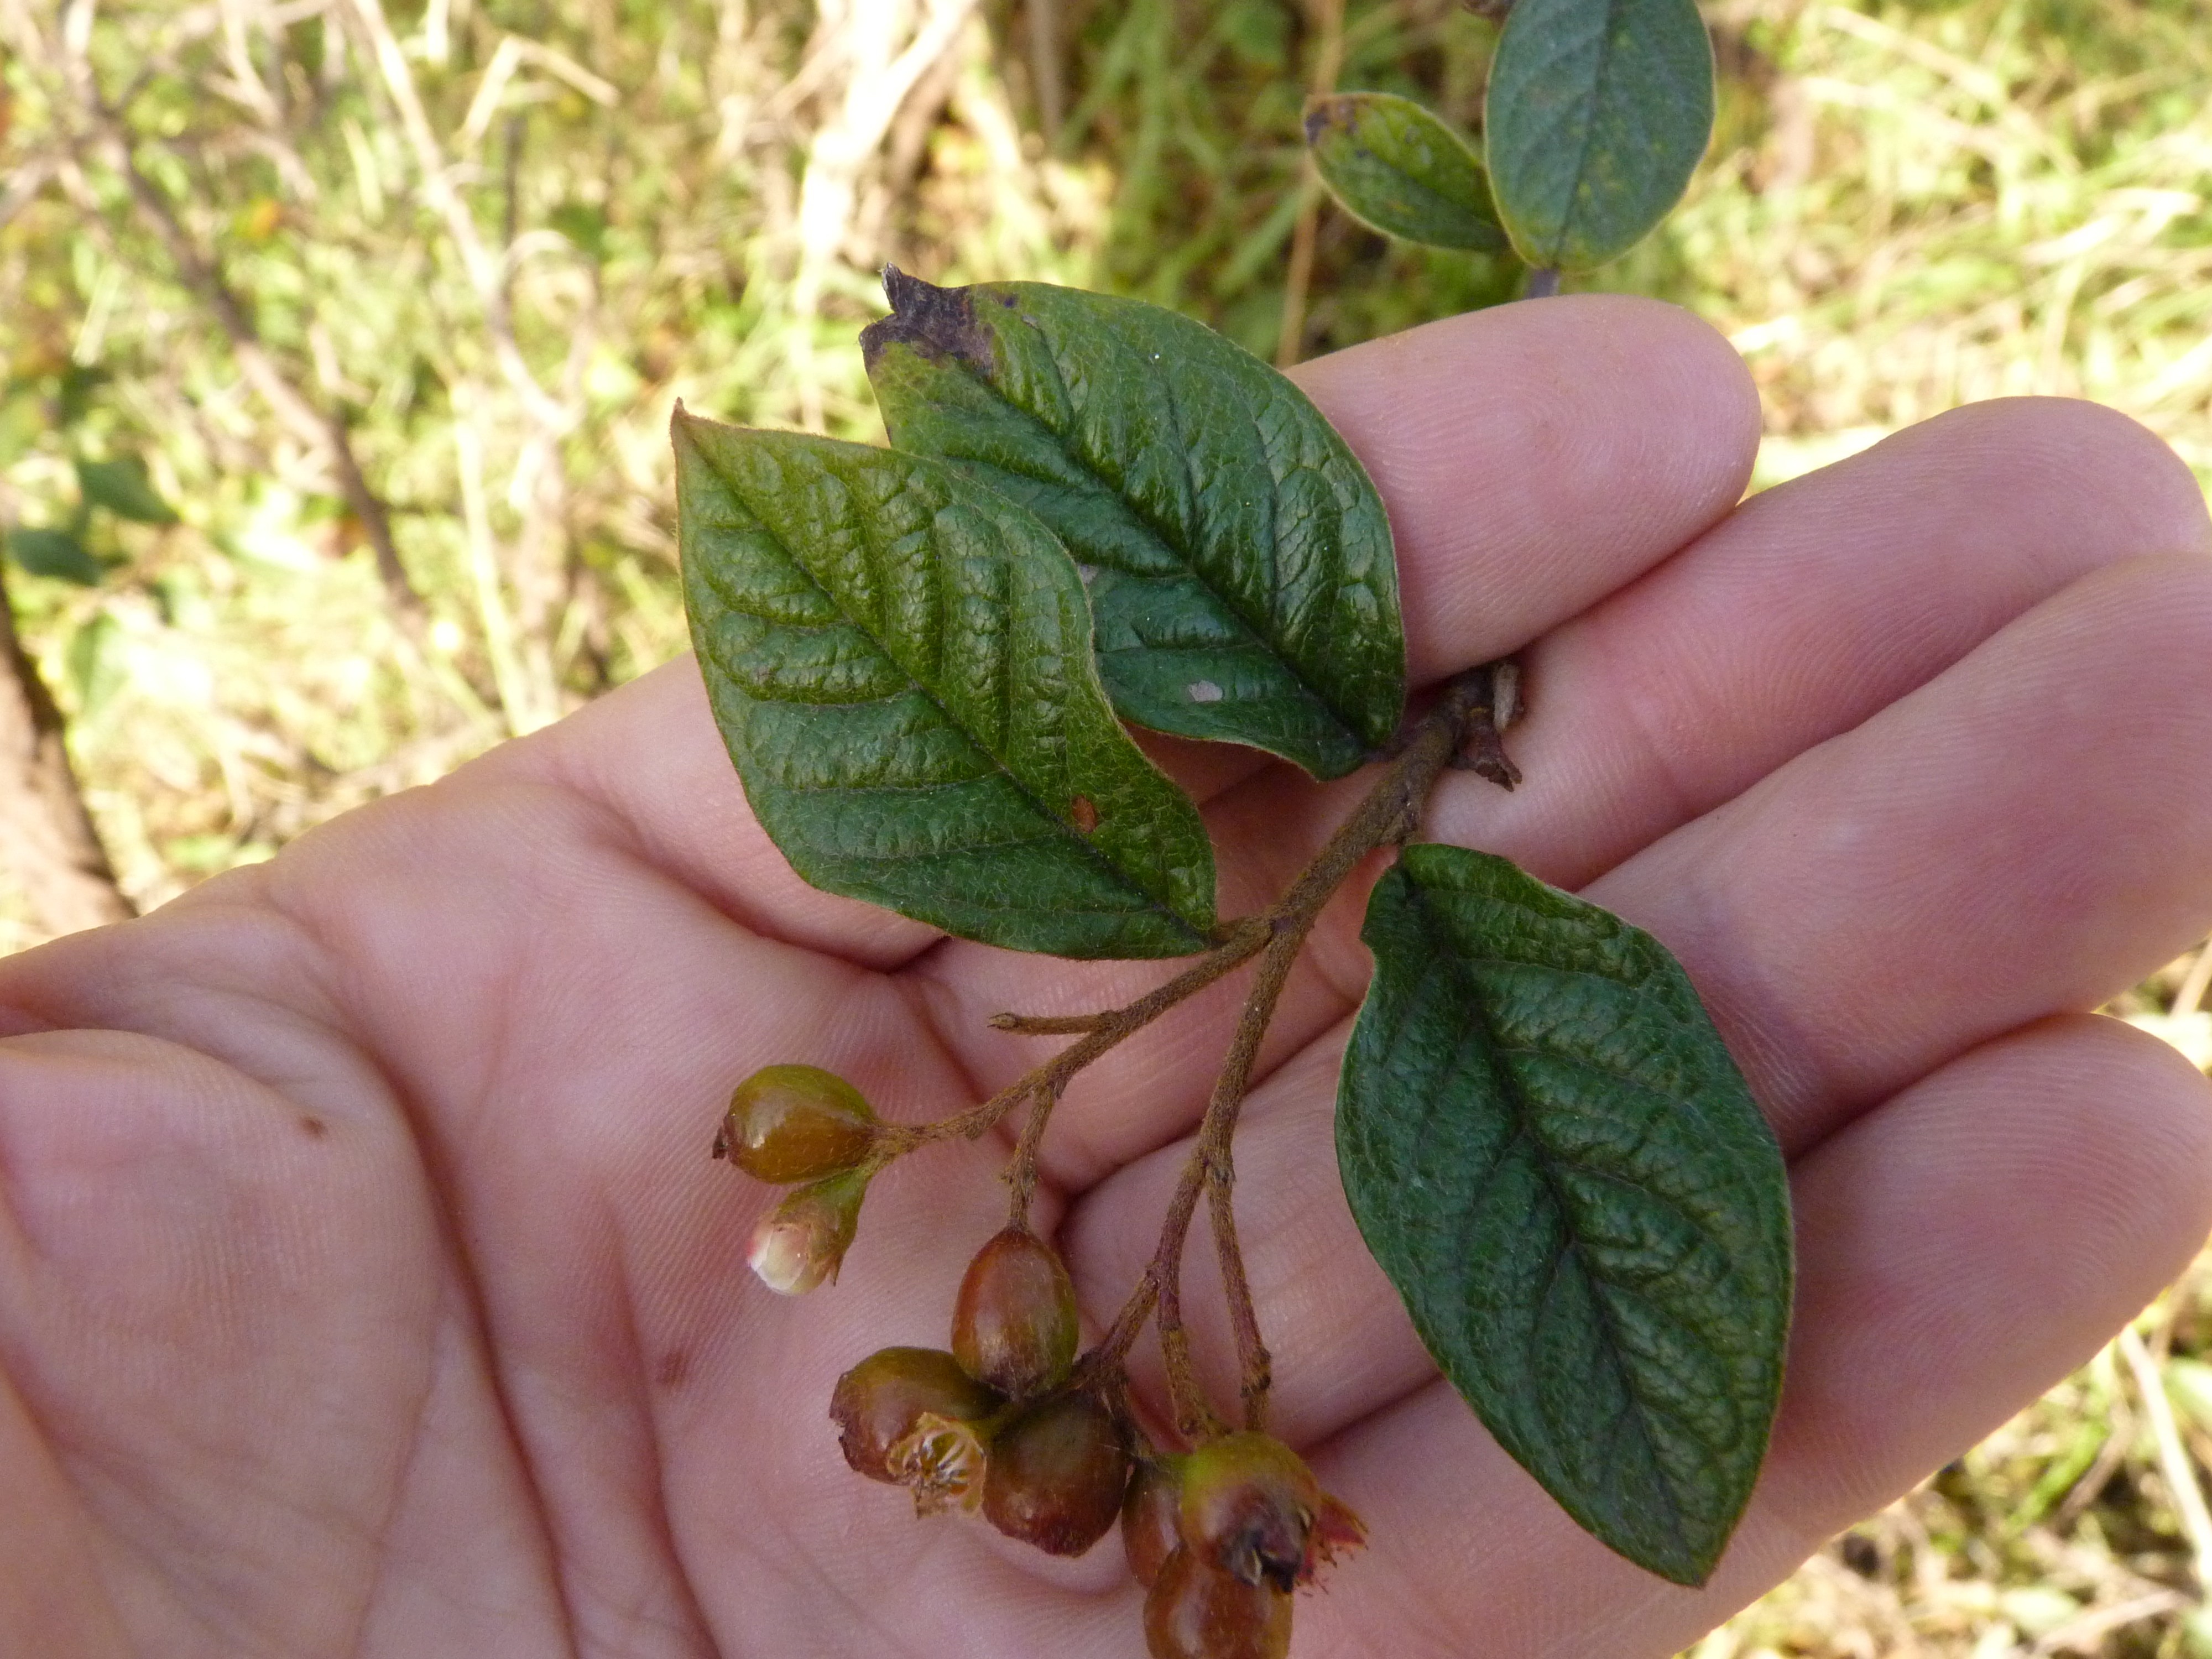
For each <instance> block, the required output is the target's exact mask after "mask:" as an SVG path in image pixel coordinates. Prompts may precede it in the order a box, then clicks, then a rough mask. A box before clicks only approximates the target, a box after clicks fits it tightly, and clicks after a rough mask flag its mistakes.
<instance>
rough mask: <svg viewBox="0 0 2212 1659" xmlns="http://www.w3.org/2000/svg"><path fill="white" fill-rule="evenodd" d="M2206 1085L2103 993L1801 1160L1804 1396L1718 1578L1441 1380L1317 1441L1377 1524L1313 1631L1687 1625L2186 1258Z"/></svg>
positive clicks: (1804, 1545) (1502, 1635)
mask: <svg viewBox="0 0 2212 1659" xmlns="http://www.w3.org/2000/svg"><path fill="white" fill-rule="evenodd" d="M2208 1107H2212V1100H2208V1091H2207V1087H2206V1085H2205V1081H2204V1079H2203V1077H2201V1076H2199V1075H2198V1074H2197V1073H2194V1072H2192V1071H2191V1069H2190V1068H2189V1067H2188V1066H2187V1065H2186V1064H2185V1062H2183V1061H2181V1060H2179V1057H2178V1056H2176V1055H2174V1054H2172V1052H2171V1051H2170V1050H2168V1049H2166V1048H2165V1047H2164V1045H2162V1044H2160V1043H2157V1042H2154V1041H2153V1040H2151V1039H2148V1038H2146V1037H2143V1036H2141V1035H2140V1034H2138V1033H2136V1032H2133V1031H2130V1030H2127V1029H2126V1028H2125V1027H2122V1026H2119V1025H2118V1024H2117V1023H2116V1022H2104V1021H2092V1020H2089V1019H2087V1018H2081V1017H2075V1018H2069V1019H2066V1020H2063V1021H2054V1022H2051V1024H2047V1025H2044V1026H2040V1027H2039V1028H2037V1029H2035V1030H2031V1031H2027V1032H2022V1033H2020V1034H2018V1035H2016V1036H2012V1037H2009V1038H2007V1039H2004V1040H2003V1041H2001V1042H1996V1043H1994V1044H1991V1045H1989V1046H1988V1047H1986V1048H1983V1049H1980V1050H1978V1051H1977V1052H1976V1053H1975V1054H1972V1055H1970V1056H1967V1057H1966V1058H1964V1059H1962V1060H1959V1061H1957V1062H1956V1063H1954V1065H1952V1066H1948V1067H1947V1068H1946V1069H1945V1070H1944V1071H1943V1072H1942V1073H1938V1074H1937V1075H1936V1076H1934V1077H1931V1078H1929V1079H1925V1080H1924V1081H1923V1082H1922V1083H1921V1084H1919V1085H1916V1086H1915V1087H1914V1088H1913V1089H1911V1090H1910V1091H1907V1092H1906V1093H1905V1094H1904V1095H1902V1096H1900V1097H1899V1098H1898V1099H1896V1100H1895V1101H1893V1102H1892V1103H1889V1104H1888V1105H1887V1106H1886V1107H1884V1108H1883V1109H1882V1110H1881V1111H1880V1112H1878V1113H1875V1114H1873V1115H1870V1116H1869V1117H1867V1118H1866V1119H1864V1120H1863V1121H1860V1122H1858V1123H1857V1124H1854V1125H1853V1126H1852V1127H1850V1129H1849V1130H1848V1131H1846V1132H1845V1133H1843V1134H1842V1135H1839V1136H1838V1138H1837V1139H1835V1140H1833V1141H1832V1142H1831V1143H1829V1144H1828V1145H1826V1146H1823V1147H1822V1148H1821V1149H1820V1151H1819V1152H1816V1153H1814V1155H1813V1156H1812V1157H1811V1158H1808V1160H1806V1161H1805V1163H1804V1164H1802V1165H1801V1166H1800V1168H1799V1169H1798V1170H1796V1176H1795V1182H1794V1185H1795V1190H1796V1195H1797V1226H1798V1248H1799V1263H1800V1269H1799V1279H1798V1288H1797V1312H1796V1325H1795V1328H1794V1329H1795V1335H1794V1338H1793V1342H1792V1346H1791V1350H1790V1364H1789V1370H1788V1376H1787V1380H1786V1382H1785V1383H1784V1397H1783V1401H1782V1410H1781V1414H1780V1417H1779V1419H1778V1422H1777V1425H1776V1429H1775V1435H1774V1439H1773V1443H1772V1445H1771V1449H1770V1450H1769V1452H1768V1455H1767V1461H1766V1467H1765V1472H1764V1474H1763V1475H1762V1477H1761V1480H1760V1483H1759V1489H1758V1491H1757V1492H1756V1493H1755V1494H1754V1496H1753V1501H1752V1504H1751V1508H1750V1510H1749V1511H1748V1512H1747V1515H1746V1517H1745V1520H1744V1522H1743V1524H1742V1526H1741V1530H1740V1531H1739V1533H1738V1534H1737V1536H1736V1540H1735V1543H1734V1545H1733V1546H1732V1547H1731V1548H1730V1550H1729V1553H1728V1555H1727V1557H1726V1558H1725V1559H1724V1560H1723V1563H1722V1565H1721V1566H1720V1568H1719V1570H1718V1571H1717V1574H1716V1576H1715V1578H1714V1580H1713V1582H1712V1583H1711V1585H1710V1586H1709V1587H1708V1588H1707V1589H1705V1590H1703V1591H1692V1590H1686V1589H1676V1588H1674V1587H1672V1586H1670V1585H1668V1584H1665V1583H1662V1582H1661V1581H1659V1580H1657V1579H1656V1578H1653V1577H1650V1576H1649V1575H1647V1574H1644V1573H1643V1572H1640V1571H1638V1570H1637V1569H1636V1568H1634V1567H1632V1566H1631V1565H1628V1564H1627V1563H1626V1562H1625V1561H1623V1560H1621V1559H1620V1558H1619V1557H1617V1556H1614V1555H1613V1554H1612V1553H1610V1552H1608V1551H1607V1550H1606V1549H1605V1548H1603V1547H1601V1546H1600V1545H1599V1544H1597V1543H1596V1542H1595V1541H1593V1540H1591V1539H1589V1537H1587V1536H1586V1535H1584V1534H1582V1533H1581V1532H1579V1531H1578V1530H1577V1528H1576V1527H1575V1526H1574V1524H1573V1523H1572V1522H1571V1521H1569V1520H1568V1519H1567V1518H1566V1516H1565V1514H1564V1513H1563V1512H1562V1511H1560V1510H1559V1509H1558V1508H1557V1507H1556V1506H1554V1505H1553V1504H1552V1503H1551V1502H1550V1500H1549V1499H1548V1498H1546V1497H1545V1496H1544V1495H1543V1493H1542V1492H1541V1491H1540V1490H1539V1489H1538V1488H1537V1487H1536V1486H1535V1484H1534V1482H1533V1481H1532V1480H1529V1479H1528V1476H1527V1475H1525V1474H1522V1472H1521V1471H1520V1470H1519V1469H1517V1468H1515V1467H1514V1466H1513V1465H1512V1464H1511V1463H1510V1462H1509V1461H1508V1460H1507V1459H1506V1458H1505V1456H1504V1454H1503V1453H1502V1452H1500V1451H1499V1450H1498V1449H1497V1447H1496V1445H1495V1444H1494V1443H1492V1441H1491V1440H1490V1439H1489V1437H1487V1436H1486V1434H1485V1433H1484V1432H1483V1431H1482V1430H1481V1428H1480V1426H1479V1425H1477V1424H1476V1422H1475V1421H1474V1418H1473V1416H1472V1415H1471V1414H1470V1413H1468V1410H1467V1408H1466V1407H1464V1406H1463V1405H1462V1403H1461V1402H1460V1401H1458V1400H1457V1399H1456V1398H1455V1397H1454V1396H1452V1395H1450V1394H1449V1390H1448V1389H1445V1387H1444V1386H1443V1384H1442V1383H1435V1384H1431V1385H1430V1386H1429V1387H1427V1388H1425V1389H1422V1390H1421V1391H1420V1392H1419V1393H1418V1394H1416V1395H1413V1396H1411V1397H1410V1398H1409V1399H1407V1401H1405V1402H1404V1403H1403V1404H1402V1405H1401V1406H1399V1407H1395V1408H1394V1409H1392V1410H1390V1411H1389V1412H1387V1413H1383V1414H1382V1415H1380V1416H1378V1417H1376V1419H1372V1420H1370V1421H1369V1422H1367V1423H1364V1424H1362V1425H1359V1426H1358V1427H1357V1428H1355V1429H1353V1430H1352V1431H1349V1432H1347V1433H1346V1434H1345V1435H1343V1436H1341V1437H1340V1438H1339V1439H1337V1440H1336V1441H1335V1442H1334V1443H1331V1444H1330V1445H1328V1446H1327V1447H1326V1448H1324V1449H1322V1450H1321V1451H1320V1452H1319V1453H1318V1454H1317V1455H1316V1469H1317V1471H1318V1473H1319V1474H1321V1475H1322V1479H1323V1480H1324V1481H1325V1482H1327V1483H1328V1485H1329V1486H1330V1487H1331V1488H1332V1490H1334V1491H1337V1492H1340V1493H1341V1494H1342V1495H1343V1496H1344V1497H1345V1498H1346V1499H1347V1500H1348V1501H1349V1502H1351V1503H1352V1504H1353V1506H1354V1507H1355V1508H1358V1510H1360V1511H1361V1513H1362V1514H1363V1515H1364V1517H1365V1519H1366V1520H1367V1522H1368V1524H1369V1527H1370V1536H1371V1538H1372V1539H1373V1541H1374V1547H1373V1548H1371V1549H1370V1550H1369V1551H1368V1552H1367V1553H1365V1554H1364V1556H1362V1557H1360V1558H1359V1559H1358V1560H1357V1561H1356V1562H1355V1563H1353V1564H1352V1565H1350V1566H1348V1567H1346V1568H1345V1569H1344V1570H1342V1571H1341V1572H1340V1575H1339V1576H1338V1577H1336V1578H1335V1579H1334V1581H1333V1583H1332V1586H1331V1593H1330V1594H1329V1595H1326V1596H1320V1597H1315V1598H1312V1599H1310V1600H1308V1601H1302V1602H1301V1604H1300V1606H1299V1609H1298V1619H1299V1621H1300V1628H1299V1639H1300V1641H1301V1642H1302V1643H1306V1644H1310V1647H1311V1650H1312V1651H1315V1652H1321V1653H1330V1654H1344V1655H1346V1656H1353V1659H1357V1656H1366V1655H1383V1654H1388V1655H1390V1656H1392V1659H1419V1656H1424V1655H1432V1654H1433V1655H1437V1656H1442V1655H1445V1654H1458V1653H1463V1652H1467V1651H1469V1650H1472V1649H1473V1648H1475V1647H1478V1646H1479V1647H1480V1650H1481V1651H1482V1652H1484V1653H1486V1654H1497V1655H1501V1656H1504V1655H1512V1654H1519V1653H1530V1654H1534V1653H1559V1652H1571V1653H1577V1654H1587V1655H1591V1656H1596V1659H1612V1656H1624V1659H1625V1656H1632V1655H1649V1656H1654V1659H1660V1656H1664V1655H1667V1654H1670V1653H1674V1652H1676V1651H1678V1650H1680V1649H1682V1648H1683V1647H1685V1646H1686V1645H1687V1644H1689V1643H1690V1642H1691V1641H1692V1640H1693V1639H1694V1638H1696V1636H1697V1635H1698V1634H1699V1633H1700V1632H1703V1631H1705V1630H1706V1629H1708V1628H1710V1627H1711V1626H1714V1625H1717V1624H1718V1623H1719V1622H1720V1621H1721V1620H1723V1619H1724V1618H1725V1617H1727V1616H1728V1614H1729V1613H1732V1612H1733V1611H1735V1608H1737V1607H1740V1606H1741V1605H1743V1604H1744V1603H1745V1602H1746V1601H1749V1600H1750V1599H1751V1598H1752V1597H1753V1596H1754V1595H1757V1594H1759V1591H1761V1590H1762V1589H1765V1588H1766V1587H1767V1586H1768V1585H1770V1584H1772V1583H1775V1582H1777V1581H1778V1580H1779V1579H1780V1578H1781V1577H1784V1575H1786V1574H1787V1573H1788V1572H1789V1571H1790V1570H1791V1568H1792V1567H1794V1566H1795V1565H1796V1563H1797V1562H1798V1561H1799V1560H1801V1559H1803V1557H1804V1556H1805V1555H1807V1554H1808V1553H1810V1552H1811V1551H1812V1550H1813V1549H1814V1547H1817V1546H1818V1544H1819V1543H1820V1541H1822V1540H1823V1539H1825V1538H1826V1537H1827V1536H1828V1535H1830V1534H1832V1533H1833V1532H1835V1531H1837V1530H1838V1529H1839V1528H1842V1527H1843V1526H1844V1525H1846V1524H1848V1523H1849V1522H1850V1521H1852V1520H1854V1519H1856V1518H1857V1517H1858V1516H1863V1515H1865V1514H1867V1513H1869V1511H1871V1510H1874V1509H1875V1508H1877V1507H1879V1506H1880V1505H1881V1504H1883V1503H1885V1502H1887V1501H1888V1500H1889V1499H1890V1498H1893V1497H1895V1496H1896V1495H1898V1494H1899V1493H1900V1492H1903V1491H1905V1489H1906V1488H1908V1487H1909V1486H1911V1484H1912V1483H1913V1482H1914V1481H1915V1480H1918V1479H1919V1478H1921V1477H1922V1476H1923V1475H1924V1474H1926V1473H1927V1472H1928V1471H1929V1469H1931V1468H1935V1467H1936V1466H1937V1465H1938V1464H1940V1463H1941V1462H1943V1461H1944V1460H1945V1459H1947V1458H1948V1457H1950V1456H1953V1455H1956V1454H1957V1453H1958V1452H1959V1451H1960V1450H1962V1449H1964V1448H1965V1447H1966V1446H1967V1445H1969V1444H1971V1443H1972V1442H1973V1441H1975V1440H1976V1439H1978V1438H1979V1437H1981V1436H1983V1435H1984V1434H1986V1433H1987V1432H1989V1431H1990V1430H1991V1429H1993V1428H1995V1427H1996V1425H1999V1424H2000V1423H2002V1421H2004V1419H2006V1418H2008V1417H2009V1416H2010V1415H2011V1414H2012V1413H2014V1412H2015V1411H2017V1410H2018V1409H2020V1408H2021V1407H2022V1406H2025V1405H2026V1404H2027V1403H2028V1402H2029V1401H2032V1400H2033V1399H2034V1398H2035V1397H2036V1395H2038V1394H2039V1393H2040V1392H2041V1391H2042V1390H2043V1389H2045V1388H2047V1387H2048V1386H2050V1385H2051V1383H2055V1382H2056V1381H2057V1380H2058V1379H2059V1378H2060V1377H2062V1376H2064V1375H2065V1374H2066V1373H2067V1371H2069V1370H2071V1369H2072V1368H2073V1367H2074V1366H2075V1365H2077V1364H2080V1363H2081V1361H2082V1360H2084V1359H2085V1358H2087V1357H2088V1355H2089V1354H2091V1353H2092V1352H2094V1351H2095V1349H2096V1347H2097V1346H2098V1345H2099V1344H2100V1342H2101V1341H2103V1340H2105V1338H2106V1336H2107V1335H2109V1334H2110V1333H2111V1332H2112V1330H2113V1329H2114V1328H2117V1327H2118V1325H2119V1324H2120V1323H2121V1322H2123V1321H2124V1320H2125V1319H2126V1318H2127V1317H2128V1316H2130V1315H2131V1314H2132V1313H2134V1312H2135V1310H2136V1309H2138V1308H2140V1307H2141V1306H2142V1304H2144V1303H2145V1302H2147V1301H2148V1300H2149V1298H2150V1297H2152V1295H2154V1293H2155V1292H2156V1291H2157V1290H2158V1289H2159V1287H2160V1285H2164V1284H2166V1282H2167V1281H2168V1280H2169V1279H2171V1278H2172V1276H2173V1274H2174V1273H2177V1272H2178V1271H2179V1269H2180V1268H2181V1267H2183V1266H2184V1265H2185V1263H2186V1262H2187V1261H2188V1260H2189V1258H2190V1256H2191V1254H2192V1253H2193V1252H2194V1251H2195V1250H2196V1249H2197V1246H2198V1245H2199V1244H2200V1243H2202V1242H2203V1237H2204V1233H2205V1229H2206V1227H2207V1225H2208V1224H2212V1115H2208Z"/></svg>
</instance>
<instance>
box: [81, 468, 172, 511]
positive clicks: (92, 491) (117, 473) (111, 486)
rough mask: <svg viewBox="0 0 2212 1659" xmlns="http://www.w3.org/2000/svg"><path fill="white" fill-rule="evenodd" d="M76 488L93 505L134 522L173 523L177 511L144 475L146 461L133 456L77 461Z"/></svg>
mask: <svg viewBox="0 0 2212 1659" xmlns="http://www.w3.org/2000/svg"><path fill="white" fill-rule="evenodd" d="M76 482H77V488H78V489H82V491H83V492H84V498H85V500H87V501H90V502H91V503H92V504H93V505H94V507H106V509H107V510H108V511H109V512H110V513H113V514H115V516H116V517H117V518H118V519H128V520H131V522H132V523H133V524H174V523H176V521H177V514H176V512H175V510H174V509H173V508H172V507H170V505H169V504H168V502H167V501H163V500H162V499H161V496H160V495H158V494H157V493H155V489H154V486H153V483H151V482H150V481H149V479H148V478H147V477H146V465H145V463H144V462H143V461H141V460H139V459H137V457H136V456H131V457H129V458H126V459H123V460H119V461H85V460H80V461H79V462H78V463H77V464H76Z"/></svg>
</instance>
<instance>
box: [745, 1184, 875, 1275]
mask: <svg viewBox="0 0 2212 1659" xmlns="http://www.w3.org/2000/svg"><path fill="white" fill-rule="evenodd" d="M867 1194H868V1177H867V1176H866V1175H865V1174H863V1173H861V1172H860V1171H859V1170H854V1171H851V1172H849V1173H848V1174H845V1175H838V1176H830V1177H829V1179H828V1180H827V1181H817V1182H815V1183H814V1184H813V1185H812V1186H811V1187H801V1188H799V1190H798V1191H797V1192H795V1193H793V1194H790V1195H789V1196H788V1197H787V1198H786V1199H785V1200H783V1202H781V1204H779V1205H777V1206H775V1208H774V1209H773V1210H770V1211H769V1212H768V1213H767V1214H766V1215H764V1216H763V1217H762V1218H760V1224H759V1225H757V1226H756V1227H755V1228H754V1229H753V1237H752V1243H751V1244H750V1247H749V1248H748V1249H747V1250H746V1252H745V1263H746V1265H747V1266H748V1267H751V1269H752V1270H753V1272H754V1273H757V1275H759V1278H760V1281H761V1283H762V1284H763V1285H767V1286H768V1287H769V1289H770V1290H771V1291H775V1292H776V1293H777V1294H778V1295H780V1296H801V1295H804V1294H805V1292H806V1291H811V1290H813V1289H814V1288H815V1287H816V1286H817V1285H823V1284H825V1283H833V1284H834V1283H835V1282H836V1278H837V1269H838V1267H840V1266H842V1264H843V1262H844V1260H845V1252H846V1251H847V1250H848V1249H851V1248H852V1243H853V1235H854V1233H856V1232H858V1231H860V1200H862V1199H864V1198H866V1196H867Z"/></svg>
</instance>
